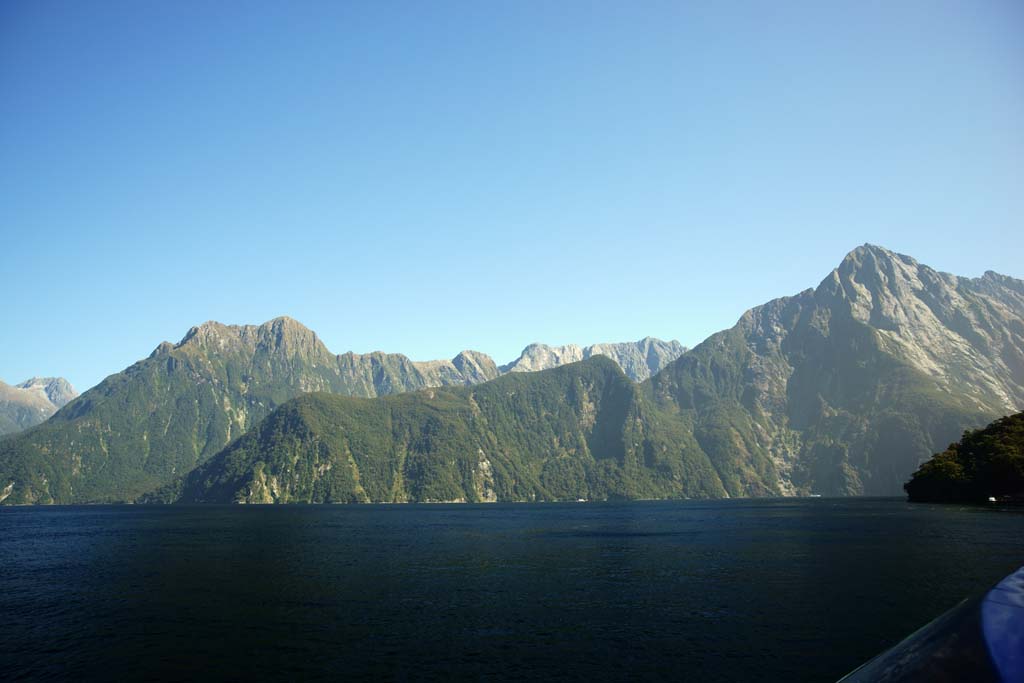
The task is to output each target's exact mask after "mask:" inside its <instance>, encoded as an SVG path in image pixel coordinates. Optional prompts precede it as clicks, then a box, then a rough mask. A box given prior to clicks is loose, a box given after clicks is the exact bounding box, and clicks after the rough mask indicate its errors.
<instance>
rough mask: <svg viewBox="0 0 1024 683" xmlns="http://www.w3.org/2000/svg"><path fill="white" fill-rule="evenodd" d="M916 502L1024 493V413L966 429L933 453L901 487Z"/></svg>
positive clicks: (1017, 496) (968, 500) (960, 500)
mask: <svg viewBox="0 0 1024 683" xmlns="http://www.w3.org/2000/svg"><path fill="white" fill-rule="evenodd" d="M903 488H904V489H906V491H907V495H908V496H909V498H910V500H912V501H915V502H940V503H952V502H957V503H981V502H984V501H986V500H988V499H989V498H990V497H994V498H997V499H998V498H1001V497H1011V498H1014V499H1021V498H1022V497H1024V413H1017V414H1016V415H1011V416H1009V417H1004V418H1002V419H999V420H996V421H995V422H993V423H992V424H990V425H989V426H987V427H985V428H984V429H977V430H974V431H967V432H965V433H964V435H963V438H962V439H960V441H959V442H958V443H952V444H950V445H949V448H947V449H946V450H944V451H942V452H941V453H936V454H935V456H934V457H932V459H931V460H928V461H927V462H925V463H924V464H923V465H921V467H920V468H919V469H918V470H917V471H916V472H914V475H913V477H911V479H910V481H909V482H907V483H906V484H905V485H904V487H903Z"/></svg>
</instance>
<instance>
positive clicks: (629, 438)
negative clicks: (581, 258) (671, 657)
mask: <svg viewBox="0 0 1024 683" xmlns="http://www.w3.org/2000/svg"><path fill="white" fill-rule="evenodd" d="M723 495H725V490H724V489H723V487H722V485H721V481H720V479H719V476H718V474H717V473H716V471H715V469H714V467H713V466H712V464H711V462H710V461H709V460H708V459H707V458H706V457H705V455H704V454H703V453H702V452H701V450H700V448H699V446H698V445H697V444H696V443H695V442H694V441H693V439H692V438H690V436H689V434H688V432H687V431H686V430H685V429H680V428H679V426H678V424H677V423H676V421H675V420H667V421H666V420H665V419H664V418H663V416H662V415H661V414H660V411H659V410H658V409H657V408H656V407H655V406H653V405H652V404H651V403H650V402H649V401H648V400H647V399H646V398H645V396H644V394H643V392H642V391H641V390H640V388H639V386H638V385H636V384H634V383H633V382H631V381H630V380H629V378H628V377H626V376H625V374H623V372H622V370H621V369H620V367H619V366H618V365H617V364H616V363H615V362H613V361H611V360H610V359H608V358H605V357H601V356H596V357H594V358H592V359H590V360H586V361H581V362H578V363H573V364H570V365H565V366H562V367H559V368H556V369H553V370H547V371H544V372H537V373H529V374H509V375H506V376H504V377H501V378H499V379H496V380H494V381H492V382H488V383H486V384H481V385H479V386H475V387H465V388H443V389H434V390H428V391H420V392H416V393H412V394H404V395H396V396H388V397H383V398H378V399H372V400H371V399H358V398H350V397H344V396H337V395H329V394H322V393H317V394H308V395H305V396H302V397H300V398H297V399H295V400H293V401H290V402H288V403H287V404H285V405H283V406H282V407H280V408H279V409H277V410H276V411H274V412H273V413H272V414H271V415H270V416H269V417H268V418H267V419H265V420H264V421H263V422H261V423H260V424H259V425H258V426H257V427H255V428H254V429H253V430H251V431H250V432H249V433H247V434H246V435H245V436H243V437H242V438H241V439H238V440H237V441H235V442H234V443H232V444H231V445H230V446H228V447H227V448H226V449H224V450H223V451H222V452H221V453H219V454H217V455H216V456H215V457H213V458H212V459H211V460H209V461H208V462H206V463H205V464H203V465H201V466H200V467H198V468H197V469H195V470H193V471H192V472H191V473H189V474H188V475H187V476H185V477H184V478H182V479H180V480H178V481H176V482H175V483H174V484H172V485H170V486H168V487H165V488H164V489H161V490H160V491H158V492H156V493H155V494H152V495H150V496H147V497H145V498H144V500H145V501H149V502H154V501H163V502H172V501H183V502H245V503H271V502H276V503H286V502H306V503H328V502H403V501H421V502H427V501H468V502H486V501H495V500H505V501H534V500H577V499H579V498H586V499H595V498H596V499H608V498H611V499H614V498H671V497H683V496H690V497H720V496H723Z"/></svg>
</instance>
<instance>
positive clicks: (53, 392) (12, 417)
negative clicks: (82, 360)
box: [0, 377, 78, 435]
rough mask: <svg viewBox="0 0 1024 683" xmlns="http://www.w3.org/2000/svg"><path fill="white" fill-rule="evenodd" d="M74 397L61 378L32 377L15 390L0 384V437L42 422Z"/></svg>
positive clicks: (74, 392) (69, 386)
mask: <svg viewBox="0 0 1024 683" xmlns="http://www.w3.org/2000/svg"><path fill="white" fill-rule="evenodd" d="M76 396H78V392H77V391H75V388H74V387H73V386H71V383H70V382H68V381H67V380H66V379H64V378H63V377H33V378H32V379H29V380H26V381H24V382H22V383H21V384H16V385H14V386H11V385H9V384H5V383H3V382H0V435H3V434H13V433H14V432H20V431H21V430H23V429H27V428H29V427H32V426H34V425H37V424H40V423H41V422H45V421H46V420H47V419H48V418H49V417H50V416H51V415H53V414H54V413H55V412H57V411H58V410H59V409H60V408H63V407H64V406H65V405H66V404H67V403H68V402H69V401H71V400H72V399H74V398H75V397H76Z"/></svg>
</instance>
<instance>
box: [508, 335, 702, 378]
mask: <svg viewBox="0 0 1024 683" xmlns="http://www.w3.org/2000/svg"><path fill="white" fill-rule="evenodd" d="M684 353H686V347H685V346H683V345H682V344H680V343H679V342H677V341H668V342H666V341H662V340H660V339H655V338H653V337H645V338H644V339H641V340H640V341H637V342H623V343H619V344H594V345H593V346H584V347H580V346H577V345H576V344H568V345H566V346H548V345H547V344H530V345H529V346H527V347H526V348H525V349H523V352H522V354H520V356H519V358H517V359H515V360H514V361H512V362H511V363H508V364H507V365H503V366H501V368H500V369H501V372H502V373H505V372H536V371H537V370H547V369H549V368H556V367H558V366H559V365H565V364H566V363H575V362H576V361H581V360H585V359H587V358H591V357H593V356H607V357H608V358H611V359H612V360H614V361H615V362H616V363H618V364H619V367H621V368H622V370H623V371H624V372H625V373H626V375H627V376H628V377H629V378H630V379H632V380H633V381H635V382H642V381H644V380H645V379H647V378H648V377H650V376H651V375H654V374H656V373H658V372H659V371H660V370H661V369H662V368H663V367H665V366H666V365H668V364H669V363H671V362H672V361H674V360H675V359H676V358H679V356H681V355H683V354H684Z"/></svg>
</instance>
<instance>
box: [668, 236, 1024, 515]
mask: <svg viewBox="0 0 1024 683" xmlns="http://www.w3.org/2000/svg"><path fill="white" fill-rule="evenodd" d="M650 390H651V392H652V395H653V397H655V398H656V400H657V401H658V402H659V403H660V404H661V405H662V406H663V407H666V408H668V409H671V410H674V411H676V412H677V413H678V414H679V416H680V418H681V420H682V421H683V422H684V423H686V424H687V425H688V426H689V428H690V429H692V431H693V434H694V436H695V437H696V439H697V441H698V442H699V443H700V445H701V448H702V449H703V450H704V451H705V452H706V453H707V454H708V456H709V457H710V458H711V460H712V462H714V463H715V465H716V468H717V469H718V471H719V473H720V474H721V475H722V478H723V483H724V484H725V486H726V489H727V490H728V491H729V493H730V494H731V495H759V494H767V493H797V492H816V493H822V494H834V495H846V494H871V495H898V494H899V493H900V491H901V486H902V484H903V482H905V481H906V480H907V478H908V477H909V476H910V473H911V472H913V471H914V469H916V467H917V465H918V464H919V463H920V462H922V461H923V460H925V459H927V458H928V457H929V456H930V455H931V454H932V453H934V452H936V451H937V450H941V448H943V447H944V446H945V445H946V444H948V443H950V441H953V440H955V439H956V438H957V437H958V436H959V435H960V434H961V432H963V430H964V429H965V428H968V427H978V426H981V425H984V424H985V423H987V422H988V421H990V420H991V419H992V418H994V417H997V416H1000V415H1004V414H1006V413H1010V412H1015V410H1016V409H1018V408H1019V407H1020V406H1022V405H1024V282H1022V281H1020V280H1015V279H1013V278H1009V277H1005V276H1002V275H997V274H995V273H991V272H990V273H986V274H985V275H984V277H981V278H977V279H970V278H961V277H956V276H954V275H949V274H946V273H939V272H936V271H934V270H932V269H931V268H929V267H928V266H925V265H921V264H919V263H917V262H916V261H915V260H914V259H912V258H910V257H909V256H903V255H899V254H894V253H892V252H890V251H887V250H886V249H882V248H881V247H876V246H871V245H865V246H863V247H859V248H857V249H855V250H854V251H853V252H851V253H850V254H849V255H847V257H846V258H845V259H844V260H843V262H842V263H841V264H840V266H839V267H838V268H836V269H835V270H834V271H832V272H831V273H830V274H829V275H828V276H827V277H826V278H825V279H824V280H823V281H822V282H821V284H820V285H819V286H818V287H817V289H813V290H810V289H809V290H807V291H804V292H801V293H800V294H798V295H796V296H794V297H788V298H783V299H777V300H775V301H771V302H769V303H767V304H765V305H763V306H759V307H757V308H755V309H753V310H750V311H748V312H747V313H745V314H744V315H743V317H742V318H741V319H740V321H739V322H738V323H737V324H736V326H735V327H733V328H732V329H730V330H726V331H724V332H720V333H718V334H715V335H712V336H711V337H710V338H709V339H707V340H706V341H705V342H703V343H702V344H700V345H699V346H697V347H696V348H694V349H693V350H691V351H689V352H688V353H686V354H685V355H684V356H682V357H681V358H680V359H679V360H678V361H676V362H675V363H673V364H672V365H670V366H669V367H667V368H666V369H665V370H664V371H662V372H661V373H660V374H658V375H657V376H655V377H653V378H652V380H651V381H650Z"/></svg>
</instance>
